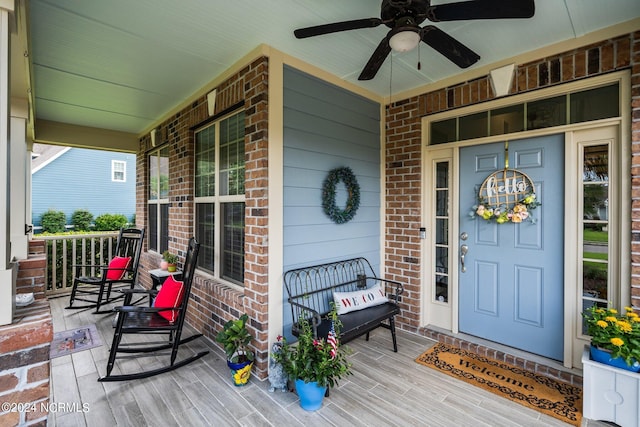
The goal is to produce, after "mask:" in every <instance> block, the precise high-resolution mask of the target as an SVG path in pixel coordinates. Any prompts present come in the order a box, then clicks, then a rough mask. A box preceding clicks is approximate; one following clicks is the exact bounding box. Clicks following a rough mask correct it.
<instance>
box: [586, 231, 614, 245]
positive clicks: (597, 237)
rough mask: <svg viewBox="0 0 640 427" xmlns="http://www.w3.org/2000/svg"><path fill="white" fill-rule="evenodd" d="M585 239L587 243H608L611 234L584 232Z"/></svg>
mask: <svg viewBox="0 0 640 427" xmlns="http://www.w3.org/2000/svg"><path fill="white" fill-rule="evenodd" d="M583 239H584V241H585V242H603V243H607V241H608V239H609V233H607V232H606V231H595V230H584V234H583Z"/></svg>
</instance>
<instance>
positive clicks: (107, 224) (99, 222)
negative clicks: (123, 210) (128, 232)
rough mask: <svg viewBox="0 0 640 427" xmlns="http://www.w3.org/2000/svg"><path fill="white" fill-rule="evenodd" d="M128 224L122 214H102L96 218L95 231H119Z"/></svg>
mask: <svg viewBox="0 0 640 427" xmlns="http://www.w3.org/2000/svg"><path fill="white" fill-rule="evenodd" d="M127 223H128V221H127V217H126V216H124V215H122V214H103V215H99V216H98V217H96V226H95V229H96V231H113V230H119V229H121V228H122V227H124V226H126V225H127Z"/></svg>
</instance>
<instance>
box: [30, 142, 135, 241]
mask: <svg viewBox="0 0 640 427" xmlns="http://www.w3.org/2000/svg"><path fill="white" fill-rule="evenodd" d="M135 177H136V163H135V155H133V154H125V153H117V152H112V151H101V150H89V149H85V148H69V147H60V146H55V145H44V144H34V145H33V155H32V160H31V195H32V197H31V202H32V208H31V218H32V223H33V225H34V227H35V230H36V232H38V231H39V230H40V226H41V219H42V214H43V213H45V212H46V211H48V210H49V209H52V210H55V211H63V212H64V213H65V214H66V216H67V224H71V215H73V212H75V211H76V210H78V209H84V210H87V211H89V212H91V213H92V214H93V216H94V218H95V217H97V216H98V215H102V214H107V213H108V214H123V215H124V216H126V217H127V219H129V220H130V219H131V217H132V216H133V214H134V213H135V205H136V194H135V185H136V183H135Z"/></svg>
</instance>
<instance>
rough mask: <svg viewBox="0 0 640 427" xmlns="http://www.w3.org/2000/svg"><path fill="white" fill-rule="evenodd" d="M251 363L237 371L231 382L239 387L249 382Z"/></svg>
mask: <svg viewBox="0 0 640 427" xmlns="http://www.w3.org/2000/svg"><path fill="white" fill-rule="evenodd" d="M251 365H252V364H251V363H250V364H248V365H247V366H245V367H244V368H242V369H238V370H237V371H236V373H235V374H234V375H233V381H234V382H235V383H236V384H238V385H240V384H246V383H247V381H249V377H250V376H251Z"/></svg>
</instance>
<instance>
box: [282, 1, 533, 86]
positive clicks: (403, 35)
mask: <svg viewBox="0 0 640 427" xmlns="http://www.w3.org/2000/svg"><path fill="white" fill-rule="evenodd" d="M534 12H535V4H534V0H469V1H460V2H455V3H447V4H440V5H434V6H431V0H383V1H382V6H381V11H380V18H365V19H356V20H352V21H343V22H334V23H332V24H324V25H316V26H313V27H306V28H299V29H297V30H295V31H294V32H293V33H294V35H295V36H296V38H298V39H304V38H307V37H314V36H320V35H323V34H330V33H337V32H340V31H349V30H357V29H360V28H373V27H377V26H378V25H380V24H384V25H386V26H387V27H389V28H391V30H390V31H389V32H388V33H387V35H386V37H385V38H383V39H382V41H381V42H380V44H379V45H378V47H377V48H376V50H375V51H374V52H373V55H371V58H369V61H368V62H367V64H366V65H365V66H364V69H363V70H362V72H361V73H360V76H359V77H358V80H371V79H372V78H374V77H375V75H376V73H377V72H378V70H379V69H380V67H381V66H382V64H383V63H384V61H385V59H386V58H387V56H388V55H389V53H390V52H391V50H392V49H393V50H396V51H399V52H404V51H408V50H411V49H413V48H415V47H416V46H417V45H418V44H419V43H420V41H423V42H425V43H426V44H428V45H429V46H431V47H432V48H433V49H435V50H437V51H438V52H440V53H441V54H442V55H444V56H445V57H446V58H447V59H449V60H450V61H451V62H453V63H454V64H456V65H457V66H459V67H460V68H467V67H469V66H471V65H473V64H475V63H476V62H477V61H478V60H479V59H480V56H479V55H478V54H477V53H475V52H474V51H472V50H471V49H469V48H468V47H466V46H465V45H463V44H462V43H460V42H459V41H458V40H456V39H454V38H453V37H451V36H450V35H448V34H447V33H445V32H444V31H442V30H440V29H439V28H437V27H435V26H433V25H426V26H424V27H420V24H421V23H422V22H424V21H425V20H429V21H431V22H440V21H468V20H472V19H504V18H531V17H532V16H533V14H534Z"/></svg>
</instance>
